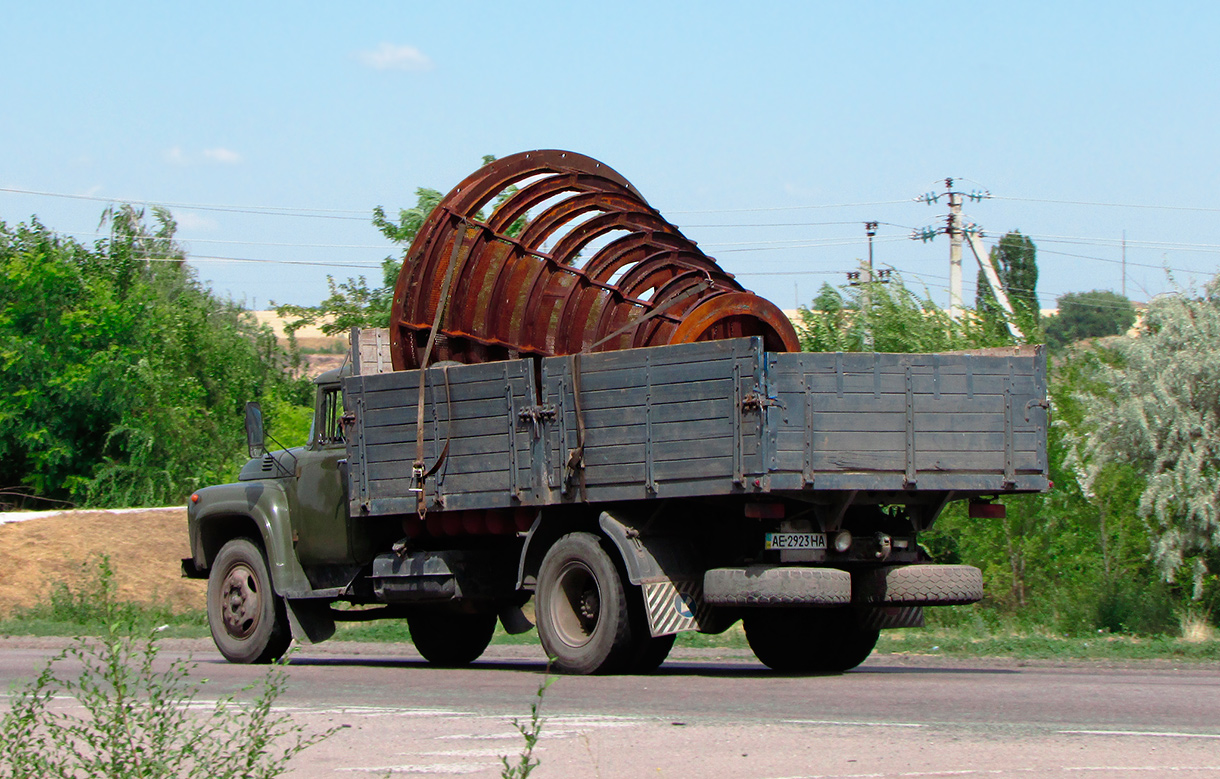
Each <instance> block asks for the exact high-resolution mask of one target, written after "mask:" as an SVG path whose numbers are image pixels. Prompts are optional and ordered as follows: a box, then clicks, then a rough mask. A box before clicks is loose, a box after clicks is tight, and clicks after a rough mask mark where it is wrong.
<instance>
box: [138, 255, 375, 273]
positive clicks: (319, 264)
mask: <svg viewBox="0 0 1220 779" xmlns="http://www.w3.org/2000/svg"><path fill="white" fill-rule="evenodd" d="M139 259H141V260H144V261H146V262H179V263H181V262H187V263H193V262H196V261H198V260H203V261H204V262H238V263H257V264H264V265H307V266H309V267H311V268H361V269H364V270H376V269H377V268H380V267H381V264H380V263H378V264H376V265H359V264H355V263H344V262H309V261H308V260H272V259H264V258H257V257H212V256H208V255H203V254H191V255H187V256H186V257H141V258H139Z"/></svg>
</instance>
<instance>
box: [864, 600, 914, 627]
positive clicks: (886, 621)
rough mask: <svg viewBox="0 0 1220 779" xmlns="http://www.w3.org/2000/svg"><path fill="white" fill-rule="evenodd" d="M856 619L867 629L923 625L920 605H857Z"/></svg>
mask: <svg viewBox="0 0 1220 779" xmlns="http://www.w3.org/2000/svg"><path fill="white" fill-rule="evenodd" d="M856 621H857V622H858V623H859V624H860V627H862V628H868V629H869V630H893V629H894V628H921V627H923V607H922V606H857V607H856Z"/></svg>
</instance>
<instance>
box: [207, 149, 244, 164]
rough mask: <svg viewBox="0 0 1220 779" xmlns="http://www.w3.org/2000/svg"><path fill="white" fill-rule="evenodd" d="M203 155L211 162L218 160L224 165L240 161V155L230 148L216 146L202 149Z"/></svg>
mask: <svg viewBox="0 0 1220 779" xmlns="http://www.w3.org/2000/svg"><path fill="white" fill-rule="evenodd" d="M203 156H204V157H207V158H208V159H209V160H211V161H212V162H220V163H223V164H225V165H235V164H237V163H239V162H241V155H240V154H238V153H237V152H235V151H233V150H232V149H224V148H221V147H219V146H218V147H216V148H215V149H204V150H203Z"/></svg>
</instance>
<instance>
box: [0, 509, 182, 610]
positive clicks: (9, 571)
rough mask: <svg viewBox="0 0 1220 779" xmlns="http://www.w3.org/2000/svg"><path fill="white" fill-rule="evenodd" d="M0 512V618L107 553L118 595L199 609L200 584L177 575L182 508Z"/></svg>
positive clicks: (77, 574) (36, 599)
mask: <svg viewBox="0 0 1220 779" xmlns="http://www.w3.org/2000/svg"><path fill="white" fill-rule="evenodd" d="M19 517H21V515H20V514H0V522H2V523H3V524H0V616H8V615H9V614H11V613H12V611H13V609H14V608H19V607H23V606H32V605H34V604H36V603H38V602H39V601H45V600H47V597H48V595H49V593H50V592H51V590H52V588H53V587H54V586H55V583H56V582H68V583H70V584H71V583H74V582H76V581H78V580H79V577H80V574H81V568H80V566H81V563H83V562H88V561H90V560H93V559H95V558H96V557H97V556H98V555H109V557H110V563H111V566H112V567H113V568H114V571H115V580H116V582H117V583H118V588H119V597H120V598H121V599H122V600H131V601H136V602H141V603H158V604H168V605H170V606H171V607H173V609H174V610H175V611H185V610H196V609H202V608H203V607H204V598H205V588H206V584H205V583H204V582H202V581H196V580H192V579H184V578H182V575H181V573H182V569H181V560H182V558H183V557H189V556H190V553H191V549H190V540H189V539H188V538H187V529H186V509H185V508H163V509H137V510H124V511H63V512H55V513H46V514H39V515H37V516H35V517H34V518H32V519H22V520H20V521H13V520H14V519H15V518H19Z"/></svg>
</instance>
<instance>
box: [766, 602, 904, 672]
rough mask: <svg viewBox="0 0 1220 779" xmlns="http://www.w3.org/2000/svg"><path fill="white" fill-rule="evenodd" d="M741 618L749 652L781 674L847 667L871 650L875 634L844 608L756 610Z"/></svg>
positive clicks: (851, 611) (864, 656) (875, 640)
mask: <svg viewBox="0 0 1220 779" xmlns="http://www.w3.org/2000/svg"><path fill="white" fill-rule="evenodd" d="M742 619H743V622H744V623H745V630H746V640H747V641H749V642H750V649H752V650H754V655H755V656H756V657H757V658H758V659H759V660H761V661H762V662H763V664H764V665H766V666H767V667H768V668H771V669H772V670H774V671H779V672H781V673H820V674H833V673H842V672H844V671H847V670H850V669H852V668H855V667H856V666H858V665H859V664H860V663H863V662H864V661H865V660H866V659H867V658H868V656H869V655H870V654H872V651H873V647H875V646H876V645H877V637H878V636H879V635H880V634H881V631H879V630H871V629H868V628H864V627H861V626H860V624H859V623H858V622H857V620H856V615H855V612H854V611H853V610H852V609H850V608H842V609H756V610H750V611H748V612H746V614H745V616H744V617H743V618H742Z"/></svg>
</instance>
